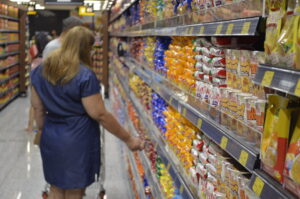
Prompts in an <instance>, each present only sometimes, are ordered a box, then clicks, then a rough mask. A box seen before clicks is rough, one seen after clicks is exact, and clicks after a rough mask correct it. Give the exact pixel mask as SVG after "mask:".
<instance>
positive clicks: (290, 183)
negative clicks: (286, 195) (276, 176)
mask: <svg viewBox="0 0 300 199" xmlns="http://www.w3.org/2000/svg"><path fill="white" fill-rule="evenodd" d="M284 175H285V179H284V186H285V187H286V188H287V189H289V190H290V191H291V192H293V193H294V194H296V195H297V196H298V197H300V116H298V120H297V123H296V127H295V129H294V132H293V136H292V139H291V143H290V145H289V149H288V152H287V154H286V161H285V170H284Z"/></svg>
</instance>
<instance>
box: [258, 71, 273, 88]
mask: <svg viewBox="0 0 300 199" xmlns="http://www.w3.org/2000/svg"><path fill="white" fill-rule="evenodd" d="M273 77H274V72H273V71H266V72H265V74H264V77H263V80H262V82H261V84H262V85H263V86H270V85H271V83H272V80H273Z"/></svg>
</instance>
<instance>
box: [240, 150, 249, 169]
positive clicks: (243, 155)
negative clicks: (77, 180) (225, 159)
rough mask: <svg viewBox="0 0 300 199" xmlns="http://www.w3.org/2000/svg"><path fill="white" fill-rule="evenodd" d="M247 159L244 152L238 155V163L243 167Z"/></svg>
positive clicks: (247, 154)
mask: <svg viewBox="0 0 300 199" xmlns="http://www.w3.org/2000/svg"><path fill="white" fill-rule="evenodd" d="M248 157H249V153H247V152H246V151H244V150H242V151H241V154H240V158H239V162H240V163H241V164H242V165H243V166H244V167H245V166H246V165H247V162H248Z"/></svg>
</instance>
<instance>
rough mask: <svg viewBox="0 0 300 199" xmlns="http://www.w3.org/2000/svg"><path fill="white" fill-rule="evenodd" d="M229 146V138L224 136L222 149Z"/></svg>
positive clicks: (221, 144)
mask: <svg viewBox="0 0 300 199" xmlns="http://www.w3.org/2000/svg"><path fill="white" fill-rule="evenodd" d="M227 144H228V138H227V137H225V136H223V137H222V139H221V143H220V147H221V148H222V149H226V147H227Z"/></svg>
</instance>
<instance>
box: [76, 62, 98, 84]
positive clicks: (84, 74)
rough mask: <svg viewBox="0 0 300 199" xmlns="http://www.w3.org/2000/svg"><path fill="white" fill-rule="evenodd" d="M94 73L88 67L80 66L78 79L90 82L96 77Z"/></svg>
mask: <svg viewBox="0 0 300 199" xmlns="http://www.w3.org/2000/svg"><path fill="white" fill-rule="evenodd" d="M94 75H95V74H94V71H93V70H92V69H90V68H89V67H88V66H86V65H84V64H80V70H79V75H78V77H79V78H80V79H83V80H88V79H90V78H91V77H92V76H94Z"/></svg>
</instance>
